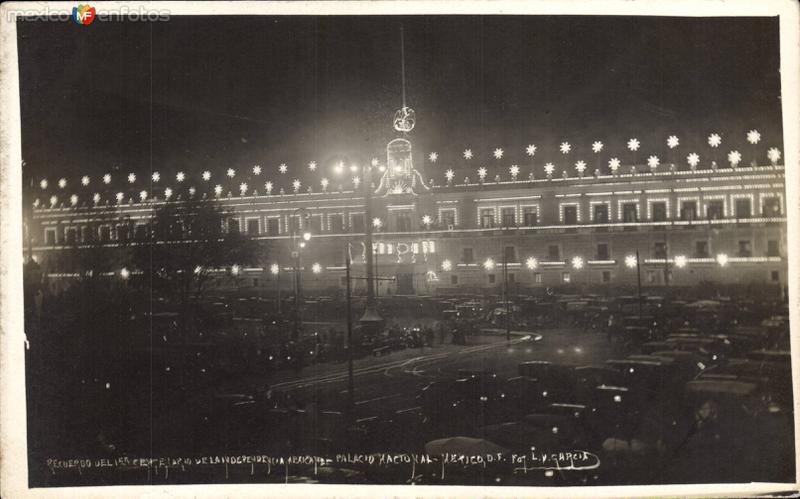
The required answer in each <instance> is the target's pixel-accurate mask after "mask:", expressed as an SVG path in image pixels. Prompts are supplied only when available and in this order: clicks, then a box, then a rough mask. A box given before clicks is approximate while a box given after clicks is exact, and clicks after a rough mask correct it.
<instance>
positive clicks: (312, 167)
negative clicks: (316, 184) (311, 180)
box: [308, 161, 317, 172]
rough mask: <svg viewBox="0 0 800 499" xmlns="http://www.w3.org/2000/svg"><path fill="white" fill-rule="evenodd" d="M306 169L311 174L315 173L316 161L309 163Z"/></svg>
mask: <svg viewBox="0 0 800 499" xmlns="http://www.w3.org/2000/svg"><path fill="white" fill-rule="evenodd" d="M308 169H309V170H311V171H312V172H315V171H317V162H316V161H309V163H308Z"/></svg>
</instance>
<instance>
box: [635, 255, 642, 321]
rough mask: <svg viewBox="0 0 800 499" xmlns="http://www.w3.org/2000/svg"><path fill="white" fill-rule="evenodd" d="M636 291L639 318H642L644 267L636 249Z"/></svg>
mask: <svg viewBox="0 0 800 499" xmlns="http://www.w3.org/2000/svg"><path fill="white" fill-rule="evenodd" d="M636 289H637V293H638V295H639V318H640V319H641V318H642V265H641V263H640V262H639V248H636Z"/></svg>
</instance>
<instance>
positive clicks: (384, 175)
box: [27, 138, 787, 295]
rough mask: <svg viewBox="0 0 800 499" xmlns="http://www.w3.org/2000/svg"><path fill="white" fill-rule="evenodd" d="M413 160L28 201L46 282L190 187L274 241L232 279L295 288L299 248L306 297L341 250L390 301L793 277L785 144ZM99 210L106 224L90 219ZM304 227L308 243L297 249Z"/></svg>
mask: <svg viewBox="0 0 800 499" xmlns="http://www.w3.org/2000/svg"><path fill="white" fill-rule="evenodd" d="M415 154H416V152H414V151H412V144H411V142H410V141H409V140H407V139H406V138H398V139H395V140H393V141H391V142H390V143H389V144H388V145H387V147H386V156H385V158H381V159H378V160H376V159H373V160H372V162H371V163H369V164H366V165H365V164H359V165H347V164H344V163H342V162H340V163H337V164H335V165H332V166H331V165H328V166H331V167H332V169H333V170H334V171H335V172H337V173H339V174H346V175H353V177H352V182H349V183H348V187H344V185H341V186H335V185H334V184H337V180H336V179H335V178H333V179H332V180H331V181H328V180H326V179H325V180H323V181H322V184H321V185H322V188H321V189H319V190H314V189H310V188H305V190H304V189H302V188H301V184H300V182H299V181H298V180H295V181H294V183H293V184H291V185H289V184H287V185H286V187H287V188H288V189H287V190H288V191H290V192H286V191H285V190H284V189H280V192H275V188H273V185H272V184H271V183H270V182H267V183H266V184H264V189H265V191H261V192H259V191H258V189H253V188H252V184H251V185H250V186H248V185H247V184H246V183H244V182H242V183H241V184H237V183H236V181H234V180H233V179H232V177H233V175H230V171H229V172H228V173H229V175H228V177H229V178H228V179H227V180H228V181H229V184H230V185H229V186H228V187H229V188H231V189H232V190H233V191H234V192H227V191H226V189H227V188H226V189H223V188H222V186H221V185H219V184H218V185H217V186H216V187H214V188H213V190H212V188H211V187H210V186H211V185H212V184H214V182H207V181H208V180H209V178H208V177H209V175H208V172H204V173H203V174H202V180H200V178H201V175H200V174H199V173H192V174H191V175H193V176H196V177H198V179H196V180H197V182H198V183H196V184H194V185H201V186H208V190H207V191H203V189H196V188H194V187H190V188H187V187H186V186H188V185H189V184H190V182H184V179H183V178H181V176H184V177H185V176H188V175H184V174H183V173H179V174H178V175H179V177H178V179H177V180H178V182H179V184H178V185H180V186H181V189H179V188H178V187H175V188H174V190H173V189H170V188H168V187H161V188H158V189H156V188H155V187H153V186H155V185H157V184H155V183H153V182H150V179H147V180H148V182H147V183H144V184H143V185H145V184H146V185H147V186H148V187H149V188H150V189H151V190H152V192H149V193H148V192H146V191H144V190H142V191H140V190H138V189H136V188H134V186H135V174H131V175H129V178H128V179H127V180H128V182H127V183H125V182H123V184H125V186H124V187H116V189H118V190H119V192H117V193H115V192H113V191H114V189H111V188H110V186H109V185H108V184H109V183H108V182H105V183H106V184H107V186H106V188H105V190H104V192H96V193H95V194H94V195H93V196H92V195H91V193H92V190H91V189H85V190H83V191H82V192H83V194H81V195H80V197H79V195H76V194H73V195H71V196H68V191H66V190H65V189H63V187H64V186H63V185H60V186H59V187H61V188H60V189H54V187H55V186H51V188H50V189H49V191H50V192H46V193H45V194H44V197H43V198H42V199H38V198H37V199H35V200H34V199H32V198H33V197H35V196H37V195H41V193H40V192H39V191H38V186H37V188H36V189H34V190H35V191H36V192H34V193H33V195H32V196H31V199H28V200H27V202H29V203H32V204H33V205H34V207H33V209H32V212H31V215H30V218H31V220H32V222H31V223H30V226H29V229H30V241H31V243H30V248H29V251H30V253H31V254H32V256H33V257H35V258H36V259H37V261H39V262H40V263H41V264H42V265H43V268H44V269H45V271H46V272H48V273H49V274H50V276H51V277H59V278H64V279H68V278H69V274H68V273H64V272H63V271H62V270H61V269H58V268H57V263H55V262H56V261H57V259H54V258H52V257H53V256H54V255H56V254H57V253H58V252H59V251H61V250H63V249H64V248H66V247H70V246H75V245H78V246H80V245H81V244H83V242H85V241H87V240H89V239H88V238H92V240H99V241H101V242H102V243H103V244H107V245H109V246H114V245H118V244H120V243H121V242H125V243H126V244H134V245H135V244H148V242H147V233H148V232H147V231H148V224H149V223H150V219H151V217H152V215H153V213H154V211H155V209H156V208H158V207H159V206H161V205H162V204H163V203H181V202H182V200H185V199H187V198H189V197H193V198H195V199H202V200H204V202H209V203H219V204H220V205H221V206H222V207H224V209H225V210H226V211H227V212H229V213H230V217H229V218H228V220H227V223H226V227H225V228H224V229H225V230H228V231H242V232H246V233H247V234H249V235H250V236H252V237H253V238H256V239H258V240H260V241H264V242H265V246H266V247H268V252H267V254H268V257H267V258H266V260H268V261H265V262H264V264H263V266H261V267H256V268H243V269H237V283H236V285H237V286H252V287H256V288H264V289H267V290H272V289H275V287H276V286H281V287H285V288H287V289H288V288H289V287H291V281H292V280H291V279H290V278H285V279H283V281H281V277H280V275H282V274H287V273H292V272H294V271H295V267H296V260H295V258H299V262H300V264H299V266H298V267H299V270H298V271H299V272H301V273H302V281H303V289H304V292H306V293H325V292H329V291H335V290H337V289H343V288H344V285H345V280H344V272H345V267H344V265H345V254H346V252H348V253H349V254H350V255H351V261H352V265H353V267H352V268H353V272H354V273H356V274H358V273H362V274H363V272H364V271H365V270H366V269H364V267H365V266H366V265H365V263H366V258H368V257H372V258H374V260H373V263H374V266H375V274H376V275H378V276H384V277H391V278H393V280H388V279H387V280H380V281H377V287H378V292H379V293H380V294H381V295H385V294H389V293H392V294H403V295H408V294H420V295H434V294H451V293H484V292H490V291H491V290H496V289H498V287H499V286H500V285H501V284H502V282H505V281H504V277H505V276H504V273H503V272H504V267H505V270H506V271H507V282H508V283H509V285H510V286H513V289H515V290H518V291H519V292H523V291H524V290H530V289H532V288H537V287H538V288H545V287H550V288H554V287H559V286H565V287H575V286H582V287H588V288H595V287H597V288H602V287H603V286H613V285H623V286H632V285H636V283H637V279H640V280H641V283H642V285H644V286H650V287H657V286H665V285H670V286H695V285H697V284H699V283H703V282H707V281H711V282H716V283H720V284H740V285H751V284H757V285H761V284H770V285H777V286H782V285H783V284H782V283H784V284H785V282H786V271H787V263H786V258H787V248H786V215H785V213H786V211H785V210H786V208H785V198H784V192H785V189H784V168H783V166H782V165H780V164H779V162H778V159H779V153H778V157H776V156H775V155H774V154H772V155H771V156H770V160H771V161H770V163H771V164H766V165H764V164H762V165H758V164H756V163H755V162H754V163H751V165H750V166H741V165H739V164H738V161H737V162H735V163H734V164H733V165H731V166H728V165H726V166H724V167H717V165H716V164H713V165H712V166H710V167H708V168H697V167H696V166H697V165H696V164H695V165H693V166H692V167H691V168H685V167H682V166H681V167H678V166H677V165H674V164H662V165H658V164H657V163H658V161H657V160H656V161H655V162H649V164H645V165H637V166H635V167H631V166H623V167H620V166H619V165H616V168H613V171H606V172H603V173H601V172H600V171H599V170H597V171H595V172H594V173H591V174H590V173H588V172H586V171H585V165H582V166H583V167H582V168H580V169H578V171H577V172H567V171H566V170H565V171H564V172H562V174H561V175H556V174H555V172H554V171H553V167H552V166H550V167H549V168H548V166H545V172H543V173H542V174H538V175H534V174H533V173H527V174H523V173H522V172H532V171H533V166H532V165H519V166H516V165H515V166H514V167H512V168H511V170H510V171H511V173H510V174H506V175H502V176H501V175H497V176H495V177H494V178H492V179H490V178H487V171H486V170H485V169H484V168H481V169H480V170H478V176H477V177H474V178H473V177H470V178H467V177H465V178H463V179H461V180H459V179H456V178H455V175H454V173H453V171H452V170H448V173H447V180H446V181H445V182H442V183H436V182H434V181H431V180H430V179H429V178H426V177H425V175H423V173H422V172H421V171H419V170H418V169H416V168H415V167H414V162H413V158H414V156H415ZM581 163H582V162H581ZM259 169H260V167H259ZM350 170H352V171H350ZM146 175H154V176H155V175H157V174H153V173H152V172H148V173H147V174H146ZM250 179H251V182H253V181H254V180H253V178H252V176H251V177H250ZM104 180H108V179H104ZM123 180H124V179H123ZM154 180H158V179H157V178H155V177H154ZM261 180H262V181H263V178H262V179H261ZM76 183H77V182H76ZM97 183H99V182H97ZM162 184H164V182H162ZM84 185H85V183H84ZM44 187H45V186H44V185H42V189H43V190H44ZM259 187H261V185H260V183H259ZM367 188H368V189H369V191H366V190H365V189H367ZM105 191H107V192H105ZM365 193H366V194H368V195H365ZM367 204H368V206H367ZM29 206H30V205H29ZM99 213H101V214H104V216H105V217H106V218H105V219H106V220H109V222H107V223H104V224H102V225H100V226H99V227H94V226H92V225H90V224H89V221H90V220H92V219H93V218H95V219H96V216H97V214H99ZM368 216H369V218H367V217H368ZM95 230H96V231H97V234H89V231H95ZM370 232H371V236H372V244H371V246H372V247H371V248H369V250H370V251H366V250H365V244H364V241H365V240H368V239H367V238H366V237H365V236H366V235H367V233H370ZM305 233H309V234H310V240H308V242H307V244H305V245H303V246H304V247H303V248H302V249H299V251H300V253H299V254H296V253H294V251H296V250H298V246H297V244H296V242H297V239H298V237H301V236H302V235H303V234H305ZM95 238H96V239H95ZM637 254H638V260H637ZM637 264H638V265H637ZM637 267H638V269H637ZM126 271H127V270H126ZM131 271H134V272H135V269H131ZM360 286H362V287H363V286H364V284H363V281H362V284H360Z"/></svg>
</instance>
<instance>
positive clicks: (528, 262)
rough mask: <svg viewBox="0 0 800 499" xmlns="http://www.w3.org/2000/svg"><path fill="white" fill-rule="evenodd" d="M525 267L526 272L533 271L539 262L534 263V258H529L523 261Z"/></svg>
mask: <svg viewBox="0 0 800 499" xmlns="http://www.w3.org/2000/svg"><path fill="white" fill-rule="evenodd" d="M525 266H526V267H527V268H528V270H534V269H536V267H538V266H539V262H537V261H536V258H534V257H530V258H528V259H527V260H525Z"/></svg>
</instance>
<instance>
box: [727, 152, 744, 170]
mask: <svg viewBox="0 0 800 499" xmlns="http://www.w3.org/2000/svg"><path fill="white" fill-rule="evenodd" d="M728 162H729V163H730V164H731V166H732V167H734V168H736V167H737V166H738V165H739V163H741V162H742V153H740V152H739V151H731V152H729V153H728Z"/></svg>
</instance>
